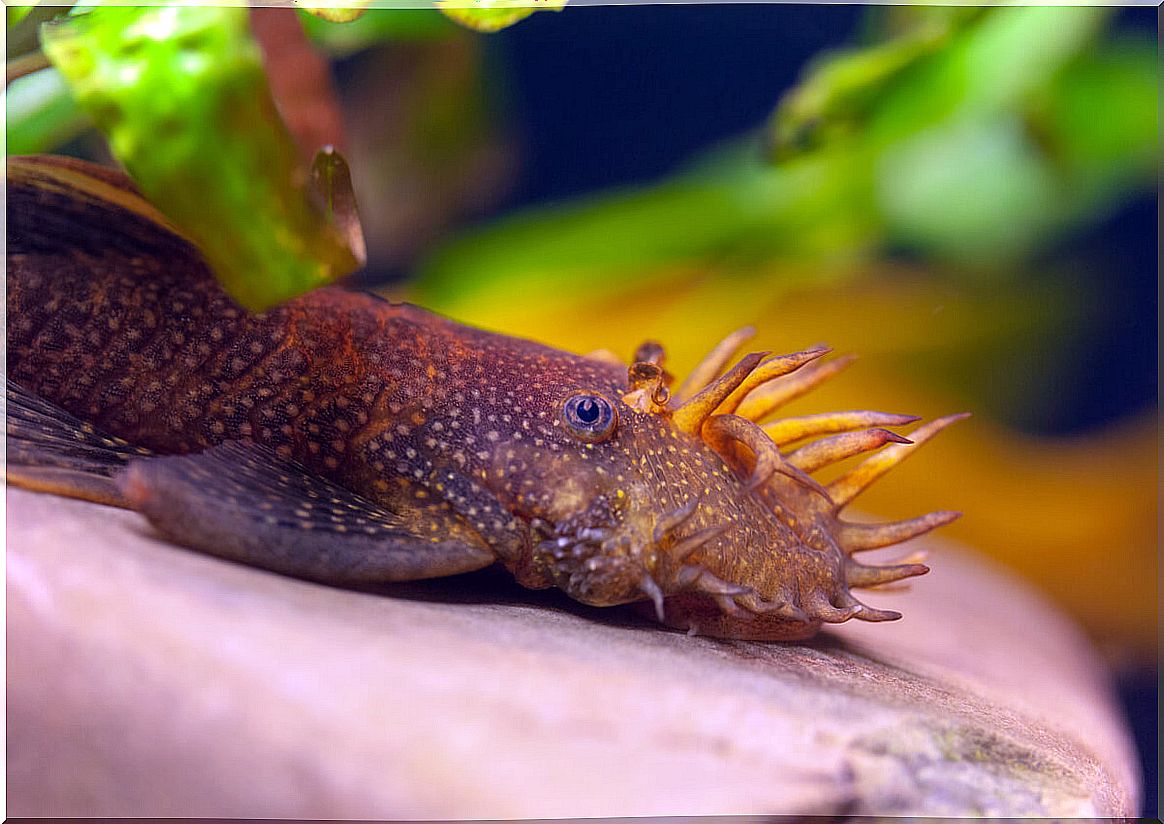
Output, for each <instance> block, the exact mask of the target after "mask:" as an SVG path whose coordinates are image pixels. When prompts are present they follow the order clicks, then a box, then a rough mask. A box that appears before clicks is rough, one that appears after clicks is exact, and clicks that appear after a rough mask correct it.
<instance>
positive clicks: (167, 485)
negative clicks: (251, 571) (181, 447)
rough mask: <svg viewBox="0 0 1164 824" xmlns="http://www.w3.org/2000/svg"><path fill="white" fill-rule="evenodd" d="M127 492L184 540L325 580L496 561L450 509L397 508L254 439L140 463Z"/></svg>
mask: <svg viewBox="0 0 1164 824" xmlns="http://www.w3.org/2000/svg"><path fill="white" fill-rule="evenodd" d="M118 488H119V489H120V491H121V493H122V495H123V496H124V497H125V499H126V500H127V501H128V502H129V503H130V505H131V506H132V507H133V508H134V509H136V510H138V511H140V512H141V513H142V514H144V515H145V516H146V517H147V518H148V519H149V520H150V523H151V524H153V526H154V527H155V528H156V529H157V530H158V531H159V532H160V533H161V534H162V535H163V536H165V537H166V538H168V539H170V540H172V541H174V542H175V543H178V544H182V545H184V546H188V547H190V548H192V549H197V550H200V551H202V552H207V553H209V554H212V555H216V556H219V557H222V558H228V559H230V560H234V561H239V562H242V563H246V564H251V565H254V566H258V567H263V568H265V569H270V570H273V571H275V572H281V573H284V574H287V575H294V576H296V577H300V578H308V579H311V580H316V581H323V582H325V583H336V584H343V583H358V582H372V581H408V580H415V579H419V578H434V577H439V576H443V575H453V574H456V573H459V572H468V571H470V570H474V569H480V568H482V567H486V566H488V565H489V564H491V563H493V561H494V560H495V555H494V553H493V552H492V551H491V550H490V549H489V548H488V546H487V545H486V544H485V543H484V542H483V541H480V539H479V538H477V537H476V536H475V535H474V534H473V533H472V532H471V531H470V530H467V529H466V528H465V526H464V524H462V523H461V522H460V521H459V520H458V519H457V518H456V516H455V515H453V514H452V513H451V512H449V511H447V510H444V509H441V508H439V507H437V506H432V507H428V508H423V509H416V510H414V511H410V512H407V513H394V512H390V511H388V510H387V509H385V508H383V507H381V506H379V505H377V504H375V503H373V502H371V501H368V500H366V499H364V498H362V497H360V496H359V495H356V494H355V493H353V492H351V491H349V490H347V489H345V488H343V487H341V486H339V485H337V484H335V483H332V482H331V481H329V480H327V479H325V478H322V477H320V476H318V475H316V474H314V473H312V472H311V471H310V470H308V469H306V468H304V467H303V466H300V465H299V464H296V463H294V462H292V461H288V460H284V459H282V458H279V457H278V456H277V455H275V453H274V452H273V451H272V450H270V449H268V448H266V447H262V446H258V445H256V444H251V443H240V442H229V443H225V444H221V445H219V446H216V447H213V448H211V449H209V450H207V451H205V452H202V453H199V454H196V455H180V456H169V457H159V458H147V459H144V460H136V461H132V462H131V463H130V464H129V466H128V467H127V468H126V470H125V471H124V473H122V474H121V475H120V476H119V477H118Z"/></svg>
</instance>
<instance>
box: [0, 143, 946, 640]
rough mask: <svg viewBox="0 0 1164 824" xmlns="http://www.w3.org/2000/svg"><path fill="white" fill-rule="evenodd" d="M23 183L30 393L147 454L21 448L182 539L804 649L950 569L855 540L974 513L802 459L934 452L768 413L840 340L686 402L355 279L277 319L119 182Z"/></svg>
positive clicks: (38, 169)
mask: <svg viewBox="0 0 1164 824" xmlns="http://www.w3.org/2000/svg"><path fill="white" fill-rule="evenodd" d="M9 198H10V201H9V202H10V207H11V208H10V212H9V214H10V222H9V243H8V247H9V251H8V274H7V287H8V304H7V310H8V340H7V344H8V378H9V381H10V383H11V384H13V385H15V387H16V389H17V390H18V393H19V395H18V396H19V397H20V398H25V397H28V398H30V399H31V400H29V404H30V405H31V406H37V404H38V403H41V402H43V403H44V404H47V406H46V407H45V408H46V409H47V408H50V407H51V408H53V409H59V410H61V411H62V413H63V414H64V416H65V417H64V418H63V420H68V421H70V422H71V423H69V424H68V426H71V427H73V428H77V427H80V428H81V429H84V430H85V431H86V432H88V433H96V434H92V435H88V436H87V437H95V438H104V439H105V441H101V443H105V442H108V443H109V444H116V445H117V448H121V449H128V451H125V453H124V459H122V458H117V459H116V460H114V461H113V462H112V464H110V466H111V468H110V469H109V470H108V471H105V470H101V472H104V474H105V475H107V476H108V485H107V489H108V490H109V491H108V493H107V494H104V495H97V496H94V495H92V494H91V493H90V494H86V493H85V492H84V490H90V489H91V486H90V485H89V484H79V485H78V484H73V486H72V487H70V485H69V484H68V483H63V482H62V483H60V484H58V485H57V486H55V487H54V486H52V485H51V484H49V485H48V486H46V485H45V483H44V482H43V481H37V480H36V479H37V478H44V477H48V476H46V475H45V474H44V472H41V473H40V474H37V472H36V471H35V467H34V466H33V468H31V469H29V470H28V473H27V474H25V475H22V474H21V468H20V462H19V461H18V465H17V467H16V470H15V473H13V472H12V471H10V480H14V482H16V483H20V482H21V481H22V480H24V481H25V482H26V485H31V486H34V487H35V486H37V485H38V483H39V484H40V486H41V487H42V488H49V487H52V491H57V492H64V493H65V494H80V495H81V496H82V497H96V498H98V499H102V498H103V499H104V500H105V501H106V502H109V503H117V504H121V505H125V506H130V507H132V508H135V509H139V510H141V511H142V512H143V513H144V514H146V515H147V517H149V518H150V519H151V521H153V522H154V524H155V525H156V526H157V527H158V528H159V530H160V531H161V532H162V533H163V534H166V535H168V536H170V537H172V538H174V539H175V540H177V541H178V542H181V543H185V544H187V545H191V546H194V547H196V548H199V549H204V550H206V551H210V552H214V553H216V554H220V555H225V556H226V557H233V558H236V559H238V560H243V561H247V562H250V563H256V564H258V565H261V566H267V567H270V568H273V569H278V570H280V571H284V572H290V573H291V574H300V575H304V576H305V577H311V578H316V579H320V580H327V581H332V580H334V581H340V582H342V581H347V580H359V579H368V578H371V579H377V578H379V579H384V580H400V579H405V578H419V577H429V576H432V575H442V574H449V573H450V572H457V571H462V570H464V569H472V568H478V567H480V566H484V565H487V564H488V563H493V562H498V563H501V564H503V565H504V566H505V567H506V568H507V569H509V570H510V571H511V572H512V573H513V574H514V575H515V577H516V578H517V580H518V581H519V582H520V583H522V584H523V585H525V586H528V587H532V588H542V587H548V586H558V587H560V588H561V589H563V590H564V591H566V592H567V593H568V594H570V595H571V596H573V597H574V598H576V599H578V600H580V601H583V602H585V603H588V604H593V605H598V606H609V605H615V604H621V603H628V602H634V601H646V602H648V603H653V605H654V607H655V609H656V610H657V612H658V614H659V617H660V618H661V619H664V620H666V621H667V622H668V623H672V624H675V625H677V626H689V627H693V628H694V629H697V630H698V631H701V632H708V633H712V634H720V635H729V636H744V637H771V638H798V637H806V636H807V635H811V634H812V633H814V632H815V631H816V630H817V629H818V628H819V627H820V625H821V623H822V622H837V621H843V620H846V619H847V618H850V617H857V618H865V619H868V620H887V619H891V618H895V617H898V616H897V614H896V613H891V612H888V611H884V610H874V609H871V608H869V607H867V606H865V605H862V604H860V603H859V602H857V601H856V600H855V599H854V598H853V597H852V596H851V594H850V592H849V588H850V586H861V585H875V584H879V583H885V582H887V581H891V580H898V579H900V578H903V577H907V576H908V575H916V574H920V573H921V572H924V571H925V567H923V566H921V565H919V564H905V565H899V566H896V567H868V566H864V565H861V564H857V563H856V562H855V561H854V560H853V559H852V558H851V555H852V553H853V552H854V551H859V549H865V548H870V546H872V545H885V544H886V543H892V542H895V541H896V540H902V539H904V538H907V537H911V536H912V535H913V534H917V533H919V532H920V531H924V530H925V529H928V528H932V527H933V526H936V525H939V524H940V523H942V522H945V521H946V520H949V519H950V516H951V515H952V514H951V513H935V515H933V516H926V518H928V519H929V520H926V519H917V520H916V521H915V522H905V525H904V526H903V525H884V526H880V527H869V526H858V525H848V524H845V523H844V522H842V521H841V520H840V519H839V517H838V512H839V508H840V506H842V505H843V503H844V502H840V503H838V501H837V500H835V498H837V497H840V496H841V495H842V494H850V492H851V490H848V489H847V488H846V487H841V488H839V491H838V488H833V489H832V491H831V492H830V488H825V487H822V486H821V485H820V484H818V483H817V482H815V481H814V480H812V478H811V477H810V475H809V474H808V471H805V469H804V468H802V467H800V466H798V465H797V464H798V461H797V460H795V456H796V455H797V454H798V452H799V454H801V459H800V461H799V463H801V464H817V463H819V462H821V461H823V462H826V463H827V462H829V460H832V459H839V457H847V456H848V455H850V454H855V451H854V450H856V451H860V448H872V447H873V446H874V445H875V446H881V445H883V444H885V443H888V442H890V441H897V442H898V444H908V443H909V441H907V440H906V439H904V438H901V437H900V436H893V435H892V434H891V433H889V432H888V431H887V430H884V429H861V428H859V426H858V424H862V423H867V422H870V421H871V422H874V423H877V422H883V423H889V424H892V423H898V422H905V421H910V420H914V419H913V418H912V417H910V416H892V415H884V414H882V413H844V414H847V415H849V416H850V417H849V418H846V419H844V420H841V418H839V417H838V416H818V418H820V420H819V421H817V422H815V423H814V422H812V421H809V422H808V423H804V424H801V425H800V428H801V430H803V431H804V432H805V433H807V434H821V433H825V434H827V433H834V432H841V433H844V432H846V431H848V430H853V431H851V432H848V434H839V435H834V436H833V437H832V438H826V439H824V440H822V441H818V442H817V443H818V444H824V445H823V446H818V447H816V452H815V453H814V452H812V448H811V446H809V447H804V449H808V450H809V452H807V453H805V452H804V451H803V449H802V450H799V451H798V452H793V453H790V454H785V453H784V452H783V451H781V449H780V448H779V446H778V445H777V444H776V443H775V440H774V439H773V437H772V436H770V435H769V434H766V433H765V431H764V430H762V429H761V428H760V427H759V426H758V425H757V423H756V421H758V420H760V419H762V418H763V417H764V416H765V415H767V414H768V413H770V411H771V408H774V406H775V405H778V402H779V400H780V399H779V393H778V392H777V393H773V392H772V387H773V386H783V387H784V393H785V394H788V393H796V392H798V391H803V390H804V389H805V388H811V385H812V382H813V379H812V375H813V370H815V372H816V373H819V374H818V378H817V380H820V379H823V377H827V372H828V370H827V368H823V367H822V364H821V363H818V362H817V359H818V358H819V357H820V356H821V355H823V354H824V352H825V351H826V350H807V351H806V352H804V353H797V354H796V355H792V356H783V357H784V360H783V361H781V360H780V359H779V358H771V357H768V356H766V355H765V354H760V353H756V354H754V355H752V356H749V357H748V358H745V359H744V360H742V361H741V362H740V363H738V364H737V365H736V366H735V367H733V368H731V369H727V365H728V363H729V361H730V358H731V356H732V352H733V351H734V350H733V349H732V347H731V346H727V345H725V346H721V347H720V348H719V349H717V351H716V352H713V354H712V355H711V356H709V360H708V361H706V362H705V363H704V364H703V365H702V366H701V367H700V369H701V370H702V373H700V370H697V374H695V375H693V378H692V380H689V381H688V382H687V383H686V384H685V385H684V386H683V387H679V388H678V389H677V390H676V389H675V388H674V387H673V382H672V378H671V376H670V375H669V373H667V372H666V370H665V368H664V359H663V358H664V356H663V352H662V349H661V347H659V346H658V345H656V344H650V345H645V346H644V347H642V348H641V349H640V351H639V352H638V353H636V357H635V358H633V359H632V362H631V363H630V364H620V363H617V362H615V361H614V360H613V359H611V358H610V357H604V356H581V355H575V354H571V353H567V352H563V351H559V350H556V349H553V348H550V347H547V346H543V345H541V344H538V343H534V342H531V341H526V340H522V339H519V338H513V337H509V336H506V335H500V334H494V333H490V332H486V331H482V330H478V329H474V328H470V327H466V326H463V325H460V324H457V323H455V322H453V321H451V320H448V319H445V318H442V317H440V316H437V315H434V314H432V313H430V312H427V311H425V310H423V309H419V308H417V307H414V306H409V305H404V304H393V303H389V302H387V301H384V300H381V299H379V298H376V297H374V296H371V295H367V294H362V293H357V292H351V291H347V290H344V289H342V288H337V287H329V288H324V289H319V290H316V291H314V292H311V293H309V294H307V295H304V296H302V297H299V298H296V299H294V300H291V301H289V302H287V303H285V304H282V305H280V306H278V307H276V308H274V309H271V310H269V311H267V312H265V313H262V314H258V315H254V314H250V313H248V312H246V311H245V310H243V309H242V308H240V307H239V306H237V305H236V304H235V303H234V302H233V301H232V300H231V299H230V298H229V297H228V296H227V295H226V294H225V293H224V292H223V291H222V290H221V288H220V287H219V286H218V284H217V282H216V280H215V279H214V277H213V275H212V273H211V272H210V271H209V269H208V268H207V266H206V264H205V263H204V261H203V259H202V257H201V255H200V254H199V253H198V251H197V249H195V248H194V247H193V246H192V245H191V244H190V243H188V242H187V241H186V240H185V239H183V238H182V237H181V236H180V234H178V233H177V232H176V231H174V230H172V228H171V227H168V226H167V225H166V224H165V223H164V219H161V218H160V216H158V215H156V214H155V213H153V212H152V211H151V209H150V207H149V206H148V204H146V203H145V202H144V201H142V200H141V199H140V197H139V196H137V195H136V193H135V192H134V191H133V190H132V186H131V185H130V184H129V183H128V181H126V180H125V179H124V178H120V177H119V176H117V175H115V174H114V173H110V172H107V171H104V170H100V169H97V168H95V167H90V166H88V165H87V164H80V163H78V162H76V161H63V160H49V159H37V160H29V161H22V162H17V163H16V164H14V165H13V166H10V170H9ZM730 342H731V341H729V343H730ZM725 353H726V355H725ZM805 367H807V368H808V370H809V371H808V372H805V371H803V368H805ZM725 370H726V371H725ZM765 370H767V371H766V372H765ZM806 375H807V376H808V377H807V378H806V377H805V376H806ZM798 376H799V377H798ZM781 380H783V381H784V383H783V384H781ZM797 381H799V382H800V383H799V384H798V383H797ZM802 384H803V386H802ZM766 398H767V400H766ZM12 402H13V401H12V399H11V396H10V404H12ZM39 408H40V407H38V406H37V409H39ZM749 409H750V410H751V413H750V414H751V418H749V417H748V416H745V414H744V413H745V412H748V410H749ZM736 413H739V414H736ZM28 414H29V416H30V417H28V418H27V420H29V421H32V420H40V419H39V418H36V417H35V415H37V414H42V413H41V412H36V411H35V410H34V411H33V412H29V413H28ZM43 414H46V415H47V414H49V413H47V412H45V413H43ZM853 416H856V417H853ZM862 416H864V417H862ZM878 416H880V417H878ZM841 417H843V415H842V416H841ZM752 418H754V419H755V420H753V419H752ZM24 420H25V419H24V418H21V419H19V421H18V422H17V424H13V422H12V417H11V415H10V421H9V436H10V438H11V437H12V436H13V434H14V426H15V428H16V430H17V432H16V434H18V435H21V436H24V435H27V433H28V431H29V427H23V428H22V426H21V424H20V421H24ZM948 422H949V419H945V420H943V421H938V422H935V424H937V425H936V426H935V425H934V424H931V425H930V429H929V430H926V429H924V428H923V430H919V431H920V432H921V433H922V435H923V439H924V438H925V437H928V436H929V435H930V434H932V433H933V432H936V431H937V430H938V429H940V428H941V426H944V425H945V423H948ZM778 423H779V422H778ZM814 427H815V429H814ZM42 428H44V427H42ZM773 431H775V432H780V431H783V432H784V435H785V436H795V435H797V434H799V430H797V429H796V425H793V427H792V429H791V430H789V429H788V426H787V425H786V426H785V428H784V430H780V429H779V426H778V424H777V428H776V429H775V430H773ZM870 432H873V433H878V434H874V435H869V434H868V433H870ZM862 433H865V434H862ZM30 437H31V436H30ZM846 438H847V439H848V440H847V441H846V440H845V439H846ZM862 438H864V440H863V441H862V440H861V439H862ZM916 439H917V438H916V437H915V440H916ZM29 442H30V443H32V440H30V441H29ZM94 443H95V446H94V447H93V448H94V449H97V448H98V446H99V445H98V442H96V441H95V442H94ZM123 445H124V446H123ZM894 448H898V449H900V446H897V447H894V446H891V447H889V449H894ZM842 453H844V454H842ZM19 454H21V455H23V454H25V453H23V452H21V453H19ZM27 454H28V455H30V456H31V457H30V458H29V459H28V463H29V465H30V466H32V465H34V464H36V463H37V461H38V458H37V455H38V453H37V452H36V449H35V448H30V449H29V450H28V452H27ZM45 454H47V453H45ZM56 454H58V455H59V454H61V453H60V450H58V452H57V453H56ZM86 454H88V453H86ZM885 454H886V453H885V452H883V453H882V455H885ZM901 454H902V456H903V455H904V453H901ZM889 455H890V460H889V461H888V463H889V465H892V463H893V462H895V461H896V460H899V459H900V457H898V458H893V455H894V453H892V452H890V453H889ZM790 459H791V460H790ZM45 460H48V459H47V458H46V459H45ZM70 460H71V458H70ZM118 461H121V462H122V463H123V464H124V465H121V464H119V463H118ZM50 462H51V461H50ZM57 462H58V463H61V464H62V465H63V463H65V461H64V460H63V459H61V458H59V457H58V458H57ZM882 462H883V463H885V459H884V458H883V460H882ZM66 468H67V467H66ZM74 469H75V467H74ZM874 469H876V467H874ZM86 471H88V472H89V474H90V475H92V474H93V471H92V470H91V469H90V470H86ZM880 471H884V470H883V469H882V470H880ZM880 471H877V472H874V473H872V474H871V472H872V470H867V471H866V475H870V474H871V477H876V475H877V474H880ZM80 474H83V473H80ZM80 474H78V473H74V474H73V475H70V476H69V477H73V478H78V477H80ZM52 477H64V476H62V475H54V476H52ZM847 477H849V484H850V486H852V485H854V484H856V485H857V488H858V489H859V488H860V485H861V484H862V483H865V482H866V481H865V480H863V478H862V477H861V476H859V475H858V476H857V477H855V478H854V477H852V473H850V476H847ZM30 479H31V480H30ZM842 480H844V479H842ZM78 490H82V491H78ZM70 491H71V492H70ZM852 494H855V492H852ZM324 503H326V506H323V504H324ZM264 507H265V508H264ZM325 510H326V511H325ZM264 512H266V513H267V514H265V515H264ZM213 513H220V517H218V520H217V522H216V524H217V525H216V524H210V523H208V522H209V521H214V520H215V518H214V517H211V516H212V515H213ZM877 530H880V532H878V531H877ZM352 533H359V534H360V535H361V536H362V537H361V539H360V541H355V539H354V538H349V537H348V536H350V535H351V534H352ZM284 546H285V547H288V549H285V550H280V549H278V548H279V547H284ZM383 547H389V548H390V549H391V551H390V552H389V551H383V552H382V551H381V550H382V549H383ZM854 547H857V548H856V549H854ZM272 548H274V549H272ZM274 556H278V557H274ZM331 559H334V560H331ZM368 559H379V560H375V561H374V562H373V561H371V560H368Z"/></svg>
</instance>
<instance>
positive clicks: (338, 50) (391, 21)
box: [300, 9, 457, 57]
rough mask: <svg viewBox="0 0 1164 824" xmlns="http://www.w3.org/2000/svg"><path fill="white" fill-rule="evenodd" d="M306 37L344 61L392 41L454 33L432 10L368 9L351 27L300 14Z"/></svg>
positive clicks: (442, 17)
mask: <svg viewBox="0 0 1164 824" xmlns="http://www.w3.org/2000/svg"><path fill="white" fill-rule="evenodd" d="M300 20H301V21H302V23H303V28H304V30H305V31H306V32H307V35H308V37H310V38H311V39H312V41H314V42H315V43H317V44H318V45H319V46H321V47H322V48H323V49H324V50H325V51H327V52H328V53H329V54H332V55H335V56H338V57H343V56H346V55H349V54H354V53H355V52H358V51H361V50H363V49H366V48H370V47H372V46H375V45H378V44H380V43H387V42H391V41H394V40H432V39H436V38H439V37H447V36H448V35H449V34H451V33H455V32H456V31H457V27H456V26H455V25H453V24H452V23H451V22H450V21H449V20H448V19H447V18H446V17H445V16H444V15H442V14H441V13H440V12H438V11H436V10H435V9H368V10H367V11H365V12H364V13H363V14H362V15H360V17H358V18H356V19H355V20H353V21H351V22H350V23H334V22H329V21H327V20H324V19H322V18H319V17H315V16H313V15H311V14H307V13H306V12H302V13H300Z"/></svg>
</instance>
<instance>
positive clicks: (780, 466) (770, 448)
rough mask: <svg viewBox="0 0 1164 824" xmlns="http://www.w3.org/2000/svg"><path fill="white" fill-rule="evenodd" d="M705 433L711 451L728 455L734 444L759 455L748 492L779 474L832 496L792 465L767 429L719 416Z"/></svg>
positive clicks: (749, 482) (729, 417)
mask: <svg viewBox="0 0 1164 824" xmlns="http://www.w3.org/2000/svg"><path fill="white" fill-rule="evenodd" d="M703 434H704V437H705V438H706V439H707V442H708V444H709V445H710V446H711V448H712V449H715V450H716V451H718V452H720V454H725V453H728V450H729V448H730V446H731V444H732V442H734V441H738V442H739V443H742V444H743V445H744V446H746V447H747V448H748V449H750V450H751V451H752V452H753V453H754V454H755V456H756V465H755V467H754V468H753V470H752V476H751V478H749V480H748V482H747V491H748V492H752V491H755V490H756V489H758V488H759V487H761V486H763V485H764V484H766V483H767V482H768V481H769V480H770V479H771V477H772V476H773V475H775V474H777V473H779V474H781V475H785V476H787V477H789V478H791V479H792V480H794V481H796V482H797V483H798V484H800V485H801V486H804V487H805V488H807V489H811V490H812V491H813V492H816V493H818V494H820V495H822V496H824V497H825V498H826V499H827V497H828V493H827V492H826V491H825V488H824V487H822V486H821V485H820V484H819V483H818V482H817V481H816V480H814V479H813V478H812V477H810V476H809V475H808V474H807V473H805V472H802V471H801V470H800V469H798V468H797V467H795V466H793V465H792V464H790V463H789V462H788V461H787V460H786V459H785V457H784V456H783V455H782V454H781V453H780V448H779V447H778V446H776V444H774V443H772V439H771V438H769V437H768V436H767V435H765V434H764V430H763V429H761V428H760V427H758V426H756V424H754V423H752V422H751V421H749V420H745V419H744V418H741V417H740V416H738V415H715V416H714V417H712V418H711V420H709V421H708V422H707V424H706V425H705V426H704V428H703ZM729 457H730V454H729Z"/></svg>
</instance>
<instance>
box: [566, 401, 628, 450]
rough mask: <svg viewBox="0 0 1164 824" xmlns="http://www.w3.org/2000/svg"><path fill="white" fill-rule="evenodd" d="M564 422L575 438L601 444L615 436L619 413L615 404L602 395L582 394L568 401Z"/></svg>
mask: <svg viewBox="0 0 1164 824" xmlns="http://www.w3.org/2000/svg"><path fill="white" fill-rule="evenodd" d="M562 420H563V421H565V423H566V427H567V428H568V429H569V430H570V433H571V434H572V435H574V437H576V438H578V439H579V440H583V441H586V442H587V443H600V442H601V441H605V440H606V439H607V438H609V437H610V436H611V435H613V434H614V430H615V428H616V427H617V426H618V412H617V411H616V410H615V408H614V404H612V403H611V402H610V401H608V400H607V399H606V398H604V397H602V396H601V395H595V394H593V393H591V392H580V393H578V394H577V395H571V396H570V397H569V398H567V399H566V403H565V404H564V405H563V407H562Z"/></svg>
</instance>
